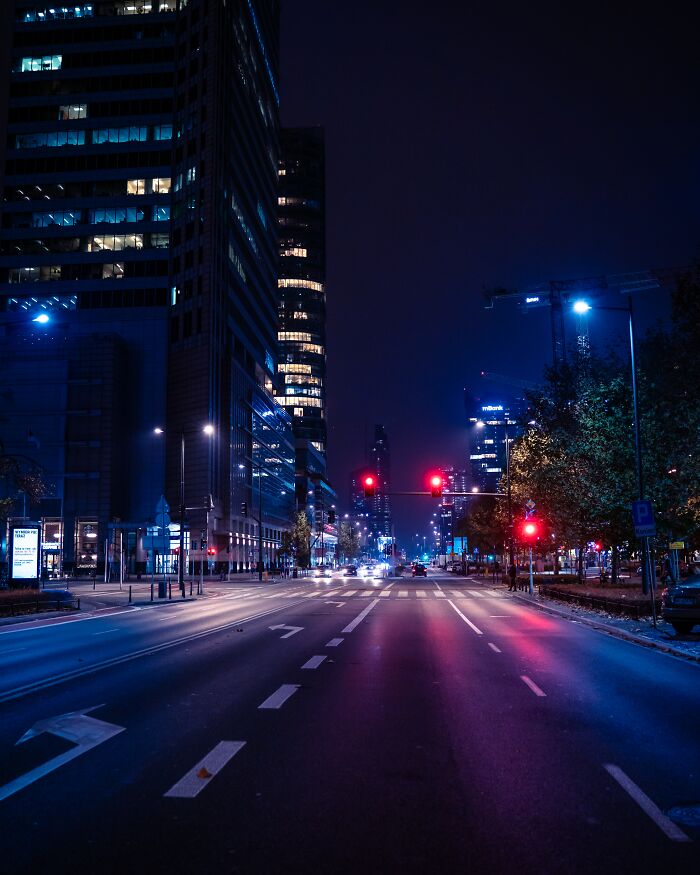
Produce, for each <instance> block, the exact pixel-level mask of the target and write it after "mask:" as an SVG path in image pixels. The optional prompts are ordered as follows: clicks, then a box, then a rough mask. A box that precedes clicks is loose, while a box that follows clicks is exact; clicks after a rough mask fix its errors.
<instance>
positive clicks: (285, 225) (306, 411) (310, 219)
mask: <svg viewBox="0 0 700 875" xmlns="http://www.w3.org/2000/svg"><path fill="white" fill-rule="evenodd" d="M281 145H282V154H281V157H280V164H279V199H278V203H279V206H278V219H279V235H280V247H279V252H280V277H279V280H278V282H279V286H280V292H281V297H280V309H279V316H280V320H279V334H278V338H279V348H280V362H279V365H278V371H279V374H280V389H279V392H280V394H279V396H278V400H279V402H280V404H283V405H284V406H285V407H286V408H287V410H288V411H289V412H290V413H291V414H292V416H293V422H294V435H295V437H296V438H297V439H300V438H301V439H305V440H309V441H311V443H312V444H313V446H314V447H315V448H316V450H318V451H319V452H320V453H322V454H323V455H324V456H325V453H326V440H327V428H326V292H325V283H326V243H325V169H324V168H325V163H324V138H323V129H322V128H287V129H283V130H282V143H281Z"/></svg>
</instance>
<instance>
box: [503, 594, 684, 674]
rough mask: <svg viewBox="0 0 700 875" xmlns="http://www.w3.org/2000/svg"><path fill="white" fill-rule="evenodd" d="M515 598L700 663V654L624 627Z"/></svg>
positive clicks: (635, 642) (559, 615)
mask: <svg viewBox="0 0 700 875" xmlns="http://www.w3.org/2000/svg"><path fill="white" fill-rule="evenodd" d="M514 598H515V599H517V600H518V601H519V602H522V603H523V604H526V605H530V606H531V607H533V608H537V609H538V610H540V611H544V612H545V613H550V614H554V615H555V616H557V617H562V618H563V619H565V620H571V619H575V620H577V621H578V622H579V623H583V624H584V625H586V626H590V627H591V628H592V629H596V630H597V631H598V632H604V633H605V634H607V635H610V636H611V637H613V638H620V639H621V640H623V641H629V642H630V643H631V644H639V645H641V646H642V647H649V648H652V649H654V650H660V651H661V652H662V653H668V654H669V655H670V656H677V657H679V658H680V659H685V660H688V661H689V662H696V663H698V664H700V656H696V655H695V654H694V653H686V652H685V651H684V650H678V649H677V648H675V647H671V645H669V644H664V643H663V642H661V641H653V640H652V639H650V638H643V637H642V636H641V635H635V634H634V633H633V632H627V630H626V629H620V628H618V627H617V626H609V625H608V624H607V623H603V622H601V621H600V620H592V619H590V618H589V617H585V616H583V615H580V614H576V615H575V616H574V615H572V614H570V613H568V612H567V611H564V610H561V609H560V608H557V607H556V606H555V605H545V604H543V603H542V602H535V601H530V599H528V598H526V597H525V596H520V595H517V594H516V595H515V596H514Z"/></svg>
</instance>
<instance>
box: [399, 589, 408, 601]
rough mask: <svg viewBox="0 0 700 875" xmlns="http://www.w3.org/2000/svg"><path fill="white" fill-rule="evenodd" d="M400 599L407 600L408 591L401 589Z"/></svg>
mask: <svg viewBox="0 0 700 875" xmlns="http://www.w3.org/2000/svg"><path fill="white" fill-rule="evenodd" d="M399 598H400V599H407V598H408V590H407V589H400V590H399Z"/></svg>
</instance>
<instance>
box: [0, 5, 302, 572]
mask: <svg viewBox="0 0 700 875" xmlns="http://www.w3.org/2000/svg"><path fill="white" fill-rule="evenodd" d="M10 6H12V4H10ZM14 9H15V14H14V20H12V16H11V15H9V14H8V17H9V18H10V20H9V21H8V22H6V21H5V20H4V19H3V23H4V24H7V25H8V27H9V30H10V31H12V45H11V49H10V56H9V58H8V62H7V68H6V69H7V73H6V74H5V75H7V77H8V78H9V90H8V99H7V113H6V114H5V117H4V118H2V119H0V124H2V125H3V128H2V140H3V142H4V143H6V146H7V148H6V149H5V160H4V168H3V175H4V179H3V183H4V189H3V201H2V205H1V208H2V229H1V230H0V247H1V249H0V333H3V334H4V335H5V337H6V338H8V339H12V338H13V340H12V342H13V343H15V344H16V345H17V347H18V349H19V347H20V346H21V345H22V340H21V338H22V337H24V338H25V340H26V342H24V343H23V347H22V359H23V361H25V365H26V366H25V368H24V380H25V383H24V389H23V391H24V394H25V396H26V398H25V401H24V402H23V403H24V404H25V405H29V406H30V407H31V403H30V402H31V401H32V399H36V405H35V407H36V411H35V412H36V413H37V414H38V415H39V416H41V415H42V413H43V412H44V411H43V410H41V409H39V405H40V401H39V399H44V398H46V397H47V395H48V394H50V393H48V392H47V386H48V382H49V381H52V380H54V379H55V377H56V375H57V374H58V373H59V365H60V368H62V369H63V372H65V373H66V375H67V376H66V380H65V381H64V382H63V383H61V384H60V385H58V386H56V387H55V391H54V392H53V393H52V397H53V404H54V409H55V410H56V411H58V414H59V419H60V416H61V415H63V413H65V427H64V430H63V433H60V434H59V432H60V429H59V430H58V431H57V432H56V435H55V439H56V440H58V441H59V442H60V455H61V458H60V460H54V461H53V462H51V470H52V471H56V472H57V473H58V474H59V475H60V476H58V477H56V478H55V480H54V484H55V486H56V497H57V498H62V499H63V508H64V519H63V526H64V528H63V530H62V532H61V538H62V543H63V545H64V548H63V554H64V558H65V559H66V562H67V563H75V564H76V565H78V566H80V565H81V563H82V564H83V565H84V566H85V567H87V568H90V567H95V564H96V563H101V562H102V561H103V560H104V544H105V541H106V540H115V541H116V540H118V539H116V535H115V532H116V531H117V529H118V528H122V529H123V530H124V531H123V538H122V542H123V543H124V544H126V545H127V551H128V556H129V562H130V563H132V564H131V568H132V569H133V568H134V564H135V567H136V568H138V569H140V570H145V563H146V561H147V554H150V557H151V559H152V557H153V553H154V551H153V550H152V549H151V546H152V545H151V544H150V541H149V538H148V536H146V534H145V531H146V526H147V525H148V524H149V523H152V522H153V517H154V513H155V504H156V501H157V499H158V497H159V495H160V494H161V493H164V494H165V496H166V498H167V500H168V502H169V504H170V514H171V517H172V519H173V522H176V521H179V504H180V498H179V496H180V470H181V469H180V464H181V446H182V441H183V435H184V442H185V444H186V453H185V478H184V491H185V504H186V506H187V507H190V508H192V510H191V511H189V512H188V518H187V522H188V523H189V528H190V530H191V535H192V540H193V541H194V540H196V541H197V543H199V544H200V545H201V542H202V541H207V542H208V547H209V549H210V550H214V551H215V552H214V555H213V559H214V560H216V561H218V562H220V563H222V564H226V565H228V564H229V563H232V564H235V565H236V566H242V565H245V564H248V563H249V562H250V561H251V560H252V559H253V558H257V546H256V544H257V540H258V538H260V537H262V538H263V539H264V547H265V551H264V552H265V559H266V560H268V559H269V558H270V557H271V555H272V552H273V549H274V546H275V544H276V543H279V537H280V531H281V529H282V528H284V527H285V526H287V525H288V523H289V518H290V516H291V514H292V513H293V507H294V482H293V457H294V446H293V440H292V434H291V420H290V418H289V417H288V415H287V414H286V412H285V411H284V410H283V409H282V408H280V407H279V406H278V405H277V404H276V403H275V401H274V400H273V397H272V391H273V386H274V380H275V379H276V375H277V320H278V303H279V292H278V284H277V278H278V277H277V266H278V243H279V241H278V236H277V220H276V214H277V208H278V204H277V197H278V192H277V184H278V156H279V121H278V102H279V95H278V82H277V77H278V37H279V3H278V2H277V0H228V2H226V3H222V2H211V0H209V2H207V0H189V2H187V3H185V2H180V3H177V2H176V0H93V2H90V3H85V2H82V0H77V2H74V3H70V4H68V5H64V4H51V3H45V2H37V0H16V2H15V4H14ZM4 84H5V83H3V85H4ZM3 90H4V88H3V87H0V95H1V94H2V92H3ZM37 316H41V317H42V318H46V317H48V319H49V321H48V322H47V323H46V325H45V330H44V335H43V338H42V339H39V338H37V336H36V330H37V326H36V324H35V323H34V322H33V320H35V319H36V317H37ZM100 338H104V342H102V343H101V342H100ZM88 353H89V354H88ZM32 356H34V358H33V359H32ZM30 359H32V362H33V363H31V362H30V361H29V360H30ZM42 361H47V362H48V361H55V362H58V364H57V365H56V367H54V366H53V365H51V367H50V368H47V367H44V366H42ZM66 385H67V386H68V387H69V388H68V389H66ZM34 387H36V388H34ZM28 412H30V413H32V416H33V415H34V409H32V410H30V411H28ZM56 421H57V422H58V420H56ZM61 421H63V420H61ZM205 423H210V424H212V425H213V426H214V433H213V436H212V437H211V438H207V437H205V436H203V435H202V427H203V425H204V424H205ZM54 425H55V423H54ZM154 426H159V427H161V428H162V429H163V431H164V434H163V435H162V437H160V438H156V437H154V436H153V427H154ZM56 429H58V425H56ZM40 430H41V429H40V427H37V428H36V429H35V432H36V433H37V438H38V439H39V440H40V441H41V449H40V450H37V460H38V462H39V463H41V464H44V462H43V461H42V459H43V455H44V454H46V453H47V452H48V450H47V444H46V442H44V441H43V440H42V436H41V435H40V434H39V431H40ZM2 437H4V439H5V442H6V445H7V446H6V451H7V452H14V451H15V450H10V445H11V444H14V445H19V444H18V440H19V438H18V439H17V440H15V439H14V438H13V439H12V440H11V439H10V437H8V435H7V434H5V435H0V438H2ZM53 437H54V435H52V441H53ZM154 442H155V443H154ZM158 442H159V443H158ZM52 451H53V452H54V453H56V452H59V450H57V448H56V444H55V443H52ZM39 456H41V457H42V458H39ZM47 464H48V463H47ZM106 468H108V469H109V477H107V476H106ZM259 486H262V489H261V490H260V489H259V488H258V487H259ZM261 491H262V496H263V502H262V503H263V509H264V512H263V526H262V529H263V530H262V531H260V530H259V527H258V526H257V524H254V523H253V521H252V513H251V515H249V516H248V517H245V518H244V517H242V515H241V501H242V500H243V501H247V504H248V507H249V508H250V510H251V512H252V511H253V509H254V508H256V507H257V504H258V501H259V495H260V492H261ZM208 496H212V498H213V508H212V509H211V510H210V511H209V512H207V511H206V510H205V508H206V506H207V505H208V498H205V497H208ZM115 518H117V519H121V520H123V521H124V522H123V523H119V524H117V523H115ZM127 521H128V522H127ZM86 526H89V528H90V535H92V536H93V538H94V540H93V545H96V547H94V549H92V550H90V551H86V550H84V549H82V547H83V544H82V535H81V534H80V533H81V532H82V531H83V530H84V529H85V527H86ZM127 529H128V531H127ZM207 533H208V538H207ZM191 555H192V554H191ZM84 556H87V557H88V558H87V559H85V561H84V562H83V557H84ZM161 560H164V561H165V560H167V561H169V562H171V563H172V562H173V561H174V554H173V553H172V552H170V554H169V555H168V556H167V557H164V556H163V553H162V552H161Z"/></svg>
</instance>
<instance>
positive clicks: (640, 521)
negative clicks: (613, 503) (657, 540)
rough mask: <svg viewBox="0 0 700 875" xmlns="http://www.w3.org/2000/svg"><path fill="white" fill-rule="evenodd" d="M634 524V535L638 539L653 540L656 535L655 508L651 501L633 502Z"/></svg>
mask: <svg viewBox="0 0 700 875" xmlns="http://www.w3.org/2000/svg"><path fill="white" fill-rule="evenodd" d="M632 522H633V523H634V534H635V535H636V536H637V537H638V538H653V537H654V535H656V522H655V521H654V508H653V507H652V506H651V502H650V501H647V500H646V499H645V500H643V501H633V502H632Z"/></svg>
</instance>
